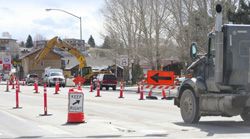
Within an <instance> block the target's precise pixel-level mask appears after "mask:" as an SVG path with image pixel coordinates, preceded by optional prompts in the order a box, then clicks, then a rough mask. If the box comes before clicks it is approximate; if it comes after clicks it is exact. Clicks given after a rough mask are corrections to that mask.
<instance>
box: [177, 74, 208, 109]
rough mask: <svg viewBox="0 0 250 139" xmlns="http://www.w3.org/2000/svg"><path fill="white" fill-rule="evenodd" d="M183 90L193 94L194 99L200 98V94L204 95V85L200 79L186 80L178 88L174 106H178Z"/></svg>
mask: <svg viewBox="0 0 250 139" xmlns="http://www.w3.org/2000/svg"><path fill="white" fill-rule="evenodd" d="M185 89H190V90H192V91H193V92H194V94H195V96H196V97H200V94H202V93H205V91H206V84H205V82H204V80H203V79H202V78H189V79H186V80H185V81H184V82H183V83H182V84H181V86H180V88H179V91H178V92H177V95H176V98H175V102H174V103H175V105H177V106H179V105H180V99H181V95H182V93H183V91H184V90H185Z"/></svg>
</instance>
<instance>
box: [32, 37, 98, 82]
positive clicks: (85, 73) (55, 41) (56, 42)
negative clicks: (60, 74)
mask: <svg viewBox="0 0 250 139" xmlns="http://www.w3.org/2000/svg"><path fill="white" fill-rule="evenodd" d="M54 47H57V48H60V49H62V50H64V51H66V52H68V53H70V54H72V55H73V56H75V57H76V59H77V60H78V61H79V73H78V76H79V75H80V76H81V77H84V78H85V79H86V80H90V79H91V78H92V77H93V75H94V73H93V72H92V68H91V67H87V64H86V58H85V56H84V55H83V54H82V53H81V52H80V51H78V50H77V49H76V48H74V47H73V46H71V45H70V44H68V43H67V42H64V41H63V40H61V39H60V38H59V37H57V36H56V37H54V38H52V39H50V40H49V41H48V42H47V44H46V45H45V47H44V48H43V49H42V50H41V51H40V52H39V53H38V55H37V56H36V57H35V63H36V64H37V63H39V62H40V61H41V60H42V59H44V57H45V56H46V55H47V54H48V53H49V52H50V51H51V50H52V49H53V48H54Z"/></svg>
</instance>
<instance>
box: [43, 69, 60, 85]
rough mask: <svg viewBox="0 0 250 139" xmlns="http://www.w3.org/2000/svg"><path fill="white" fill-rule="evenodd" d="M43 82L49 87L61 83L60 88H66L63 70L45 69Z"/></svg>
mask: <svg viewBox="0 0 250 139" xmlns="http://www.w3.org/2000/svg"><path fill="white" fill-rule="evenodd" d="M43 82H44V83H46V84H47V85H48V86H49V87H51V86H52V85H55V84H56V82H59V84H60V86H63V87H65V77H64V75H63V70H62V69H53V68H45V71H44V74H43Z"/></svg>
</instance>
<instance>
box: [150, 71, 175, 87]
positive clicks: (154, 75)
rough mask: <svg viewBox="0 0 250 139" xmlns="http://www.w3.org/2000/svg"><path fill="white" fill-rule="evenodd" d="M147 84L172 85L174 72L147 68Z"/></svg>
mask: <svg viewBox="0 0 250 139" xmlns="http://www.w3.org/2000/svg"><path fill="white" fill-rule="evenodd" d="M147 84H152V85H173V84H174V72H172V71H157V70H149V71H148V73H147Z"/></svg>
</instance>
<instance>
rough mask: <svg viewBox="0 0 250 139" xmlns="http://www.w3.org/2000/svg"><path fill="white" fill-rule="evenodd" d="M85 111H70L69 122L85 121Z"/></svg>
mask: <svg viewBox="0 0 250 139" xmlns="http://www.w3.org/2000/svg"><path fill="white" fill-rule="evenodd" d="M84 118H85V116H84V113H82V112H80V113H68V120H67V123H84V122H85V120H84Z"/></svg>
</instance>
